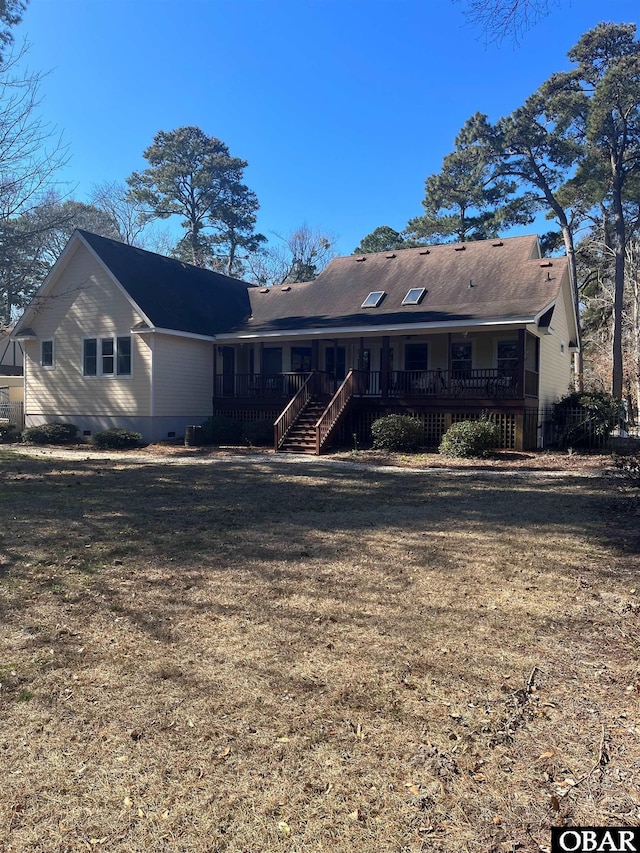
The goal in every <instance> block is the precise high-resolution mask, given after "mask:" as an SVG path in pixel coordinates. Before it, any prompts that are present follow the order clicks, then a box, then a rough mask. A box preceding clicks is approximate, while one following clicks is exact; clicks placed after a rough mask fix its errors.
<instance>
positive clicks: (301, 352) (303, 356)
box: [291, 347, 311, 373]
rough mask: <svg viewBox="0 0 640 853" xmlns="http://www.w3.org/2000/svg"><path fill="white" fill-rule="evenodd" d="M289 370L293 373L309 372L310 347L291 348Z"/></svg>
mask: <svg viewBox="0 0 640 853" xmlns="http://www.w3.org/2000/svg"><path fill="white" fill-rule="evenodd" d="M291 370H292V371H293V372H294V373H309V372H310V371H311V347H291Z"/></svg>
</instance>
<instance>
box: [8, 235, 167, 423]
mask: <svg viewBox="0 0 640 853" xmlns="http://www.w3.org/2000/svg"><path fill="white" fill-rule="evenodd" d="M141 320H142V318H141V317H140V316H139V315H138V314H137V313H136V312H135V311H134V310H133V307H132V305H131V303H130V302H129V300H128V299H127V298H126V296H125V295H124V294H123V293H122V291H121V290H120V288H119V287H118V286H117V285H116V284H115V283H114V282H113V280H112V279H111V277H110V276H109V274H108V273H107V272H106V271H105V270H104V268H103V267H102V266H101V264H100V263H99V262H98V261H97V260H96V259H95V258H94V256H93V255H92V253H91V252H90V251H89V250H88V249H87V248H86V247H85V246H82V245H79V246H78V247H77V249H76V250H75V252H74V254H73V256H72V257H71V258H70V259H69V261H68V263H67V265H66V266H65V267H64V268H63V270H61V274H60V280H59V281H58V282H57V283H55V285H54V287H53V289H52V290H51V291H50V292H49V295H47V296H46V297H44V298H43V300H42V304H41V305H40V306H39V308H38V312H37V314H36V315H35V317H34V319H33V322H32V328H33V330H34V331H35V333H36V335H37V340H31V341H28V342H27V343H26V346H25V353H26V363H25V367H26V370H25V380H26V406H27V412H30V413H34V414H43V415H48V414H51V415H64V416H73V415H79V414H80V415H84V414H86V415H125V416H146V415H149V414H150V392H149V389H150V372H151V353H150V350H149V346H148V344H147V343H146V342H145V341H144V340H142V339H141V338H140V337H139V336H136V335H131V348H132V352H131V375H130V376H99V375H98V376H84V375H83V341H84V339H86V338H109V337H113V338H116V337H124V336H128V335H130V330H131V327H132V326H133V325H134V324H135V323H138V322H140V321H141ZM48 339H52V340H53V341H54V367H53V369H51V368H47V369H43V368H42V367H41V366H40V345H41V341H42V340H48Z"/></svg>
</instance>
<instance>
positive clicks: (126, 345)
mask: <svg viewBox="0 0 640 853" xmlns="http://www.w3.org/2000/svg"><path fill="white" fill-rule="evenodd" d="M117 363H118V376H131V338H130V337H129V336H128V335H127V336H126V337H124V338H118V360H117Z"/></svg>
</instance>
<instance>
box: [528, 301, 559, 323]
mask: <svg viewBox="0 0 640 853" xmlns="http://www.w3.org/2000/svg"><path fill="white" fill-rule="evenodd" d="M557 302H558V300H557V299H554V300H553V302H550V303H549V304H548V305H547V307H546V308H543V309H542V311H539V312H538V313H537V314H536V316H535V317H534V318H533V322H534V323H535V324H536V325H538V323H539V322H540V320H541V318H542V317H544V315H545V314H546V313H547V311H550V310H551V309H552V308H555V307H556V303H557Z"/></svg>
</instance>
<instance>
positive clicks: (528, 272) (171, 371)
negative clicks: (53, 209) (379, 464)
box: [14, 231, 578, 453]
mask: <svg viewBox="0 0 640 853" xmlns="http://www.w3.org/2000/svg"><path fill="white" fill-rule="evenodd" d="M14 340H19V341H20V342H21V343H22V345H23V347H24V350H25V389H26V392H25V393H26V400H25V403H26V419H27V423H28V424H31V423H41V422H43V421H51V420H66V421H72V422H74V423H76V424H78V425H79V426H80V428H81V430H82V432H83V433H84V434H85V435H87V436H89V435H91V434H92V433H93V432H95V431H97V430H99V429H103V428H105V427H108V426H122V427H127V428H129V429H135V430H137V431H139V432H141V433H142V434H143V436H144V438H145V439H146V440H148V441H158V440H161V439H166V438H168V437H172V436H174V435H175V436H179V435H182V434H183V433H184V429H185V427H186V426H187V425H188V424H191V423H195V424H197V423H201V422H202V421H203V420H204V419H205V418H207V417H208V416H210V415H211V414H212V413H217V414H224V415H226V416H228V417H231V418H235V419H240V420H256V419H264V418H269V419H271V420H272V421H273V422H274V424H275V442H276V447H277V449H281V450H286V449H293V450H299V451H308V452H314V453H320V452H322V450H323V449H325V448H326V447H328V446H329V445H330V444H331V442H332V441H335V440H336V438H338V437H339V436H340V435H341V434H342V435H345V434H348V435H349V436H351V434H353V433H356V434H358V435H360V436H361V437H366V435H367V431H368V429H369V427H370V424H371V422H372V420H373V419H374V418H376V417H378V416H380V415H381V414H384V413H387V412H405V413H408V414H412V415H415V416H417V417H419V418H420V419H421V421H422V423H423V425H424V431H425V441H426V442H429V443H436V442H437V441H438V440H439V438H440V437H441V435H442V433H443V432H444V431H445V430H446V429H447V427H448V426H449V425H450V424H451V423H452V422H454V421H456V420H461V419H465V418H472V417H478V416H479V415H480V414H481V413H482V412H488V413H490V414H491V416H492V417H493V418H494V419H495V420H496V422H497V423H498V424H499V426H500V428H501V434H502V444H503V446H505V447H512V448H522V447H527V446H528V447H531V446H534V447H535V446H536V443H537V441H538V435H537V411H538V409H539V408H540V407H541V406H548V405H550V404H551V403H553V402H554V401H555V400H556V399H557V398H559V397H560V396H562V395H563V394H564V393H565V392H566V391H567V389H568V387H569V385H570V383H571V375H572V374H571V361H572V356H571V353H572V351H574V350H575V349H576V346H577V341H578V334H577V318H576V314H575V310H574V303H573V299H572V296H571V291H570V286H569V279H568V274H567V266H566V261H565V259H563V258H552V259H547V258H542V257H541V254H540V250H539V244H538V240H537V238H536V237H535V236H531V237H511V238H506V239H504V240H493V241H479V242H470V243H464V244H448V245H443V246H429V247H426V246H425V247H420V248H416V249H404V250H399V251H396V252H386V253H379V254H372V255H364V256H350V257H345V258H337V259H335V260H333V261H332V262H331V263H330V264H329V265H328V266H327V268H326V269H325V270H324V271H323V272H322V273H321V275H320V276H319V277H318V278H317V279H316V280H315V281H313V282H307V283H303V284H292V285H289V284H283V285H281V286H278V287H271V288H259V287H253V286H251V285H247V284H246V283H244V282H240V281H237V280H235V279H230V278H228V277H226V276H222V275H218V274H216V273H213V272H210V271H208V270H202V269H198V268H196V267H192V266H189V265H187V264H183V263H181V262H179V261H176V260H172V259H169V258H164V257H162V256H160V255H155V254H153V253H150V252H145V251H142V250H140V249H136V248H133V247H130V246H125V245H123V244H120V243H117V242H115V241H113V240H107V239H105V238H101V237H97V236H95V235H92V234H89V233H87V232H83V231H78V232H76V233H75V234H74V236H73V237H72V238H71V241H70V242H69V244H68V246H67V247H66V249H65V251H64V252H63V254H62V256H61V257H60V259H59V261H58V262H57V264H56V265H55V267H54V268H53V270H52V271H51V273H50V275H49V276H48V278H47V280H46V281H45V283H44V285H43V287H42V288H41V290H40V292H39V293H38V295H37V297H36V298H35V299H34V302H33V304H32V305H31V306H30V307H29V309H28V310H27V311H26V312H25V315H24V316H23V318H22V319H21V320H20V322H19V324H18V326H17V327H16V329H15V331H14Z"/></svg>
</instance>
